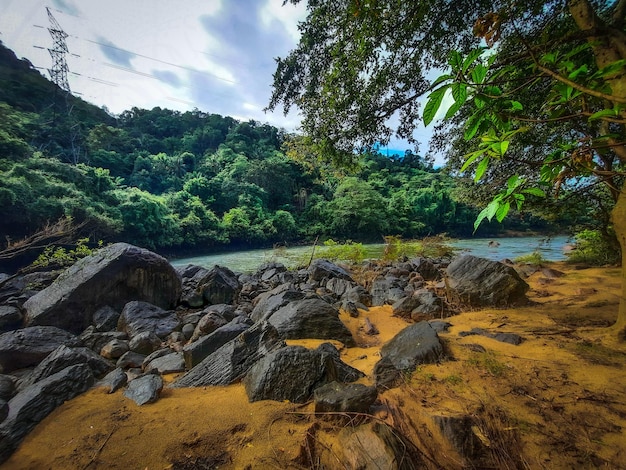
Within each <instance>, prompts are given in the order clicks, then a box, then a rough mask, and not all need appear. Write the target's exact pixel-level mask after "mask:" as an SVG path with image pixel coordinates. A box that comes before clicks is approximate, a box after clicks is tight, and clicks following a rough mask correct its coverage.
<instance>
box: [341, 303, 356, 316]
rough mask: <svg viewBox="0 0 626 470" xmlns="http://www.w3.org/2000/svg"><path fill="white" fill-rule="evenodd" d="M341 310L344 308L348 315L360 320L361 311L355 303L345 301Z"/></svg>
mask: <svg viewBox="0 0 626 470" xmlns="http://www.w3.org/2000/svg"><path fill="white" fill-rule="evenodd" d="M341 308H343V309H344V310H345V311H346V313H347V314H348V315H350V316H351V317H352V318H359V309H358V308H357V306H356V304H355V303H354V302H351V301H350V300H344V301H343V303H342V305H341Z"/></svg>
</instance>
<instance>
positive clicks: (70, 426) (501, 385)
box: [2, 265, 626, 470]
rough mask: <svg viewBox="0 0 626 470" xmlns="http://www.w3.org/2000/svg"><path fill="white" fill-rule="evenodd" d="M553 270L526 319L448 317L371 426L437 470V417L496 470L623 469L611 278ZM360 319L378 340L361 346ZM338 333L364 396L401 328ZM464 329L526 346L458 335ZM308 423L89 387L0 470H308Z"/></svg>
mask: <svg viewBox="0 0 626 470" xmlns="http://www.w3.org/2000/svg"><path fill="white" fill-rule="evenodd" d="M553 267H554V268H556V269H559V270H562V271H565V272H566V275H565V276H563V277H559V278H552V277H546V276H545V275H544V274H542V273H541V272H538V273H535V274H533V275H532V276H531V277H530V278H529V279H528V282H529V284H530V285H531V291H530V293H529V297H530V299H531V300H532V302H533V304H531V305H529V306H525V307H522V308H515V309H502V310H499V309H498V310H496V309H485V310H476V311H471V312H465V313H462V314H459V315H456V316H453V317H450V318H449V319H448V321H449V322H450V323H452V324H453V326H452V327H451V328H450V331H449V332H448V333H444V334H442V335H441V338H442V340H443V341H444V344H445V347H446V354H447V357H448V360H447V361H444V362H442V363H441V364H436V365H423V366H420V367H418V368H417V370H416V371H415V372H414V373H413V374H410V375H407V377H406V380H405V383H404V384H403V385H401V386H400V387H398V388H395V389H392V390H388V391H386V392H384V393H383V394H381V395H380V397H379V404H378V406H377V407H376V411H375V414H376V419H378V420H385V421H387V422H390V423H391V424H392V425H393V426H394V429H399V430H401V431H402V432H404V434H405V435H406V436H407V438H409V439H411V440H412V441H413V442H414V443H415V445H416V446H417V447H418V448H420V449H421V450H422V451H423V452H424V453H425V454H426V455H428V456H429V457H430V458H431V459H433V461H434V462H435V463H434V464H433V467H435V468H436V467H438V468H451V469H453V468H462V467H463V463H462V462H461V461H460V460H459V456H458V455H457V454H455V453H454V451H453V450H450V446H449V444H447V443H444V442H442V441H441V436H439V435H438V434H437V432H435V431H432V426H430V425H429V424H428V423H432V417H433V416H453V417H455V416H469V417H471V418H472V419H473V420H474V422H475V423H476V426H474V427H472V429H473V431H474V433H475V435H477V436H478V437H480V439H481V441H482V442H483V444H484V446H485V448H486V449H487V450H488V452H491V454H492V458H493V459H495V460H496V461H497V462H498V465H497V468H532V469H535V468H545V469H571V468H614V469H619V468H626V373H625V370H624V366H625V364H626V345H624V344H619V343H617V342H616V341H615V340H614V339H613V337H612V336H611V335H610V334H609V332H608V329H607V328H606V327H607V326H608V325H610V324H611V323H612V322H613V321H614V319H615V316H616V313H617V305H618V301H619V297H618V294H619V270H618V269H614V268H608V269H605V268H603V269H581V270H577V269H574V268H573V267H569V266H566V265H553ZM365 318H369V320H370V321H371V322H372V323H373V324H374V325H376V327H377V328H378V329H379V331H380V334H379V335H377V336H367V335H365V334H364V331H363V326H364V322H365ZM342 320H343V321H344V322H345V323H346V324H347V325H348V327H349V328H350V329H351V331H352V332H353V336H354V337H355V339H356V340H357V342H358V344H360V347H356V348H349V349H348V348H343V349H342V350H341V354H342V358H343V360H344V361H346V362H348V363H350V364H351V365H353V366H354V367H356V368H358V369H360V370H362V371H363V372H365V373H366V374H367V377H365V378H364V379H362V382H364V383H371V372H372V368H373V366H374V364H375V363H376V361H377V360H378V359H379V348H380V346H381V345H382V344H384V342H385V341H388V340H389V339H390V338H391V337H393V335H395V334H396V333H397V332H398V331H400V330H401V329H402V328H404V327H406V326H407V324H406V322H405V321H404V320H401V319H399V318H394V317H392V316H391V308H390V307H379V308H372V309H370V310H369V311H367V312H361V316H360V317H359V318H356V319H353V318H350V317H348V316H347V315H344V314H342ZM473 327H480V328H484V329H487V330H489V331H493V332H499V331H502V332H511V333H518V334H520V335H521V336H522V337H523V338H524V339H525V341H524V342H523V343H522V344H521V345H518V346H514V345H511V344H506V343H500V342H498V341H495V340H493V339H489V338H486V337H482V336H466V337H460V336H458V333H459V332H461V331H468V330H470V329H471V328H473ZM290 343H291V344H303V345H305V346H307V347H316V346H317V345H318V344H319V343H320V341H313V340H310V341H291V342H290ZM338 346H340V347H341V345H340V344H338ZM170 379H172V377H170ZM316 422H317V423H318V424H316V426H320V424H319V420H318V419H317V418H316V417H315V416H314V415H313V413H312V405H311V404H305V405H296V404H292V403H288V402H285V403H278V402H271V401H264V402H256V403H249V402H248V400H247V397H246V394H245V391H244V389H243V386H242V385H241V384H236V385H232V386H228V387H206V388H198V389H167V388H166V389H164V391H163V394H162V397H161V399H160V400H159V401H158V402H156V403H154V404H150V405H144V406H142V407H139V406H137V405H135V404H134V403H133V402H132V401H130V400H128V399H125V398H124V397H123V396H122V393H121V392H117V393H114V394H110V395H109V394H107V393H106V392H105V391H104V390H103V389H98V388H95V389H92V390H90V391H88V392H87V393H85V394H83V395H81V396H79V397H77V398H75V399H74V400H71V401H69V402H67V403H65V404H64V405H62V406H61V407H59V408H58V409H57V410H56V411H54V412H53V413H52V414H51V415H50V416H48V417H47V418H46V419H45V420H44V421H43V422H41V423H40V424H39V425H38V426H37V427H36V428H35V430H34V431H33V432H31V433H30V435H29V436H28V437H27V438H26V439H25V440H24V442H23V443H22V445H21V446H20V448H19V449H18V450H17V451H16V452H15V454H14V455H13V456H12V457H11V459H10V460H9V461H7V462H6V463H5V464H4V465H3V466H2V468H3V469H4V468H6V469H100V468H102V469H105V468H106V469H109V468H119V469H140V470H143V469H195V468H199V469H209V468H211V469H212V468H224V469H245V468H249V469H257V468H268V469H272V468H281V469H287V468H294V469H298V468H308V467H311V462H312V461H313V460H314V459H313V460H312V459H311V456H310V455H308V456H307V455H306V454H307V453H308V452H309V451H310V447H311V446H310V445H308V444H307V442H309V441H310V439H311V433H310V430H311V427H312V426H313V425H314V423H316ZM340 429H341V426H337V425H336V424H335V425H331V424H328V423H326V422H325V421H322V422H321V431H320V432H319V433H317V436H319V437H316V438H319V439H320V441H321V440H323V439H326V441H325V442H326V444H325V445H326V446H330V447H332V442H333V439H334V436H335V435H336V434H337V433H338V432H339V431H340ZM425 429H429V430H430V431H429V432H423V431H424V430H425ZM324 433H325V436H326V437H325V438H324V437H323V435H324ZM307 436H308V440H309V441H307ZM328 442H330V443H331V444H328ZM309 443H310V442H309ZM339 460H340V459H339ZM318 468H319V467H318ZM336 468H349V466H346V465H344V464H342V463H337V466H336Z"/></svg>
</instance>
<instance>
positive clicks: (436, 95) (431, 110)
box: [422, 86, 448, 126]
mask: <svg viewBox="0 0 626 470" xmlns="http://www.w3.org/2000/svg"><path fill="white" fill-rule="evenodd" d="M447 89H448V87H447V86H442V87H441V88H437V89H436V90H435V91H433V92H432V93H431V94H430V95H429V96H428V101H427V102H426V106H424V114H423V116H422V119H423V120H424V125H425V126H427V125H428V124H430V123H431V122H432V120H433V119H434V118H435V116H436V115H437V111H439V107H440V106H441V101H442V100H443V95H444V94H445V93H446V90H447Z"/></svg>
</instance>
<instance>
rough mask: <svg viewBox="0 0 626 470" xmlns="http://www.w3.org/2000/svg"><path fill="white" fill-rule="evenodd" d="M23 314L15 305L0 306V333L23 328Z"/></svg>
mask: <svg viewBox="0 0 626 470" xmlns="http://www.w3.org/2000/svg"><path fill="white" fill-rule="evenodd" d="M22 318H23V316H22V312H21V311H20V309H19V308H17V307H15V306H13V305H0V331H10V330H15V329H16V328H19V327H20V326H22Z"/></svg>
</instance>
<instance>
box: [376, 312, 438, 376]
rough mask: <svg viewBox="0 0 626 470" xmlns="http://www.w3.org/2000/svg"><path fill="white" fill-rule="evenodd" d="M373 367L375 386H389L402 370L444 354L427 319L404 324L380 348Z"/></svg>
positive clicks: (429, 361) (436, 360) (407, 370)
mask: <svg viewBox="0 0 626 470" xmlns="http://www.w3.org/2000/svg"><path fill="white" fill-rule="evenodd" d="M380 355H381V360H380V361H378V362H377V363H376V365H375V366H374V376H375V378H376V385H377V386H391V385H392V384H393V383H394V382H395V381H396V380H397V379H398V378H400V376H401V373H402V372H413V370H414V369H415V367H416V366H418V365H419V364H432V363H436V362H438V361H439V360H441V358H442V357H443V346H442V344H441V341H440V340H439V336H437V333H436V332H435V330H434V329H433V328H432V327H431V326H430V324H429V323H428V322H425V321H422V322H419V323H415V324H414V325H411V326H408V327H406V328H405V329H404V330H402V331H401V332H400V333H398V334H397V335H396V336H394V337H393V338H392V339H391V341H389V342H388V343H386V344H385V345H384V346H383V347H382V348H381V350H380Z"/></svg>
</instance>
